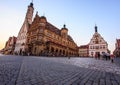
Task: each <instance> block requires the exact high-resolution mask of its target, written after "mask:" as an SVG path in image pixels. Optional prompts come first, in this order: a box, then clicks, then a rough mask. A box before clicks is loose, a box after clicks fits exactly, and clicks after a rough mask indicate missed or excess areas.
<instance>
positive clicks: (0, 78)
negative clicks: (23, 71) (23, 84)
mask: <svg viewBox="0 0 120 85" xmlns="http://www.w3.org/2000/svg"><path fill="white" fill-rule="evenodd" d="M21 62H22V58H21V57H12V56H0V85H15V83H16V80H17V78H18V74H19V71H20V66H21Z"/></svg>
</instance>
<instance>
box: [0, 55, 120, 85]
mask: <svg viewBox="0 0 120 85" xmlns="http://www.w3.org/2000/svg"><path fill="white" fill-rule="evenodd" d="M82 61H83V62H82ZM95 61H96V62H95ZM78 62H81V63H84V64H81V63H78ZM85 62H86V63H85ZM91 62H92V64H93V63H94V65H91ZM97 62H101V63H100V64H102V65H100V66H103V67H104V65H108V66H109V67H111V65H113V66H114V67H115V68H116V67H119V66H117V65H116V64H115V63H114V64H111V63H110V62H109V61H104V60H95V59H93V58H70V59H68V58H47V57H30V56H26V57H25V56H0V85H120V74H119V72H118V73H117V72H114V71H113V70H112V71H113V72H112V71H111V72H107V71H106V70H100V69H93V68H92V67H95V68H96V66H95V65H96V64H95V63H97ZM80 64H81V65H80ZM109 64H110V65H109ZM87 65H88V66H87ZM89 65H91V66H89ZM85 66H86V67H85ZM89 67H90V68H89ZM114 67H113V68H114ZM113 68H111V69H113ZM118 69H119V68H118Z"/></svg>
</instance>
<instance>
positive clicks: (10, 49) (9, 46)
mask: <svg viewBox="0 0 120 85" xmlns="http://www.w3.org/2000/svg"><path fill="white" fill-rule="evenodd" d="M16 40H17V38H16V37H15V36H13V37H9V39H8V41H7V42H6V44H5V48H4V54H13V53H14V49H15V44H16Z"/></svg>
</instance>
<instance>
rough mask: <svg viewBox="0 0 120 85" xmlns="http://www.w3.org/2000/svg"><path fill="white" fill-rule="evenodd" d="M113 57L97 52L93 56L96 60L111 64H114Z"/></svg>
mask: <svg viewBox="0 0 120 85" xmlns="http://www.w3.org/2000/svg"><path fill="white" fill-rule="evenodd" d="M114 57H115V56H114V55H113V54H109V53H105V52H103V53H102V54H100V53H99V52H98V53H96V54H95V58H96V59H105V60H111V62H112V63H113V62H114Z"/></svg>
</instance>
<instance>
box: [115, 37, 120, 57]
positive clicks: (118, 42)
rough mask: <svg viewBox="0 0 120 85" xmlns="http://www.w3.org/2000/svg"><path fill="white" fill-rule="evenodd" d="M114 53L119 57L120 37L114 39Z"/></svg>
mask: <svg viewBox="0 0 120 85" xmlns="http://www.w3.org/2000/svg"><path fill="white" fill-rule="evenodd" d="M114 54H115V55H116V57H120V39H116V43H115V50H114Z"/></svg>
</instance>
